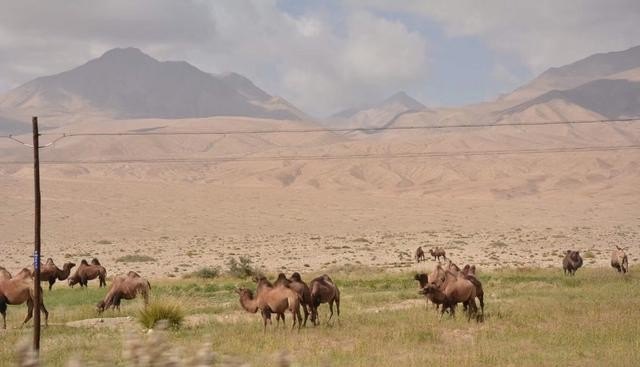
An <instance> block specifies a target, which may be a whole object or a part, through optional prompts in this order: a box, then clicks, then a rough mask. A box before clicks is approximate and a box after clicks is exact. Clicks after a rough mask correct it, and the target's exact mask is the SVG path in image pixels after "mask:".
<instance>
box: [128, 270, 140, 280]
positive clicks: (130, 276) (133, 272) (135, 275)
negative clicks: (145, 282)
mask: <svg viewBox="0 0 640 367" xmlns="http://www.w3.org/2000/svg"><path fill="white" fill-rule="evenodd" d="M127 276H128V277H129V278H140V274H138V273H136V272H135V271H130V272H128V273H127Z"/></svg>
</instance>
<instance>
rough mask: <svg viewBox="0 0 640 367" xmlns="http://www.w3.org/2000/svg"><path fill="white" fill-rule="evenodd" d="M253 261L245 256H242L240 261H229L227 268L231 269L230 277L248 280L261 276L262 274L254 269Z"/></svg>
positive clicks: (232, 259) (233, 259)
mask: <svg viewBox="0 0 640 367" xmlns="http://www.w3.org/2000/svg"><path fill="white" fill-rule="evenodd" d="M252 264H253V262H252V261H251V259H249V258H248V257H245V256H240V258H239V260H236V259H235V258H234V257H232V258H231V259H229V261H227V267H228V268H229V275H231V276H233V277H236V278H243V279H244V278H248V277H251V276H257V275H260V272H259V271H258V270H256V269H255V268H254V267H253V265H252Z"/></svg>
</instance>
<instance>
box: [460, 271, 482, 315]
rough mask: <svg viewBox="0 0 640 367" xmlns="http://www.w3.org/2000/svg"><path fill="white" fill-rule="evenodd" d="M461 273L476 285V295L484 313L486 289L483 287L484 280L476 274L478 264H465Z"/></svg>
mask: <svg viewBox="0 0 640 367" xmlns="http://www.w3.org/2000/svg"><path fill="white" fill-rule="evenodd" d="M461 274H462V275H463V276H464V277H465V278H466V279H467V280H468V281H470V282H471V283H473V285H474V286H475V287H476V297H477V298H478V301H480V310H481V312H482V314H483V315H484V289H482V282H481V281H480V279H478V277H477V276H476V266H475V265H469V264H467V265H465V266H464V268H463V269H462V272H461Z"/></svg>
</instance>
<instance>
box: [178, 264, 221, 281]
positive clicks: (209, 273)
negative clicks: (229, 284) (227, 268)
mask: <svg viewBox="0 0 640 367" xmlns="http://www.w3.org/2000/svg"><path fill="white" fill-rule="evenodd" d="M218 275H220V268H218V267H217V266H205V267H203V268H200V269H198V270H196V271H194V272H193V273H190V274H187V275H185V278H202V279H213V278H217V277H218Z"/></svg>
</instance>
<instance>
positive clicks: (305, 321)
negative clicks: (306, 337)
mask: <svg viewBox="0 0 640 367" xmlns="http://www.w3.org/2000/svg"><path fill="white" fill-rule="evenodd" d="M302 312H303V313H304V327H307V319H308V318H309V307H308V306H307V305H302Z"/></svg>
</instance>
